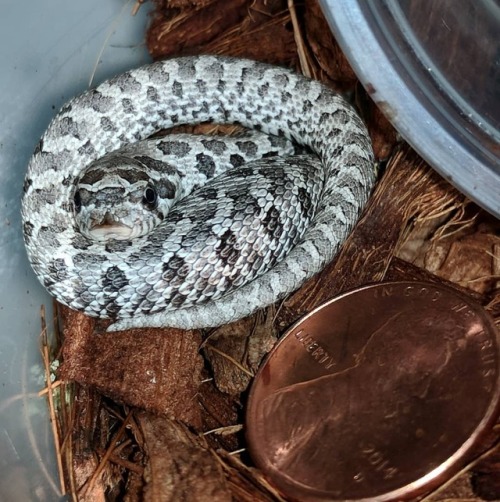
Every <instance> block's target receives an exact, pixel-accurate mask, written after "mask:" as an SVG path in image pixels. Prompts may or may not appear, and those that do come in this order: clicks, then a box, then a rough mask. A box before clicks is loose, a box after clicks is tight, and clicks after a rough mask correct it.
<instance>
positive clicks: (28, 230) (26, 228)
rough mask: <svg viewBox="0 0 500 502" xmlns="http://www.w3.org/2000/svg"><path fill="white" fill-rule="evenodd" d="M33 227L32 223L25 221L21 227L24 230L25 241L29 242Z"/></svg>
mask: <svg viewBox="0 0 500 502" xmlns="http://www.w3.org/2000/svg"><path fill="white" fill-rule="evenodd" d="M34 228H35V227H34V225H33V223H31V222H29V221H26V222H25V223H24V225H23V229H24V236H25V238H26V239H27V240H29V238H30V237H31V236H32V235H33V229H34Z"/></svg>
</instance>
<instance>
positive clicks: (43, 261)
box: [22, 56, 375, 330]
mask: <svg viewBox="0 0 500 502" xmlns="http://www.w3.org/2000/svg"><path fill="white" fill-rule="evenodd" d="M204 122H213V123H217V124H239V125H242V126H244V127H246V128H249V129H251V130H254V131H255V132H254V133H249V134H244V135H242V136H236V137H235V138H229V137H227V138H226V137H223V136H200V137H196V136H193V139H192V140H191V139H190V138H189V137H187V136H185V135H167V136H164V137H160V138H153V139H148V138H150V137H151V136H152V135H153V134H154V133H155V132H157V131H159V130H161V129H167V128H171V127H172V126H177V125H180V124H198V123H204ZM295 145H302V147H303V149H302V150H300V151H297V147H296V146H295ZM374 181H375V170H374V159H373V153H372V148H371V143H370V140H369V137H368V134H367V131H366V128H365V126H364V124H363V123H362V121H361V119H360V118H359V117H358V116H357V115H356V113H355V112H354V111H353V109H352V108H351V106H350V105H349V104H348V103H347V102H346V101H345V100H344V99H343V98H342V97H341V96H339V95H337V94H336V93H334V92H333V91H331V90H330V89H328V88H327V87H326V86H324V85H322V84H320V83H319V82H316V81H313V80H310V79H307V78H305V77H303V76H301V75H298V74H296V73H294V72H293V71H291V70H289V69H283V68H279V67H275V66H271V65H267V64H264V63H259V62H254V61H248V60H242V59H234V58H228V57H218V56H197V57H181V58H174V59H171V60H167V61H162V62H156V63H152V64H150V65H147V66H143V67H140V68H138V69H134V70H131V71H129V72H126V73H124V74H122V75H119V76H117V77H115V78H112V79H110V80H108V81H106V82H104V83H102V84H101V85H99V86H98V87H96V88H95V89H92V90H89V91H87V92H85V93H83V94H82V95H80V96H78V97H76V98H74V99H73V100H71V101H70V102H69V103H68V104H66V105H65V106H64V107H63V108H62V109H61V110H60V112H59V113H58V114H57V115H56V116H55V118H54V119H53V120H52V122H51V123H50V125H49V126H48V128H47V130H46V132H45V134H44V135H43V137H42V139H41V140H40V142H39V144H38V146H37V147H36V149H35V152H34V154H33V156H32V158H31V160H30V163H29V166H28V171H27V175H26V178H25V184H24V195H23V200H22V218H23V232H24V239H25V244H26V249H27V253H28V257H29V260H30V262H31V265H32V268H33V270H34V271H35V274H36V275H37V277H38V279H39V280H40V281H41V283H42V284H43V285H44V286H45V288H46V289H47V290H48V291H49V293H50V294H51V295H53V296H54V297H55V298H56V299H57V300H59V301H60V302H62V303H63V304H65V305H67V306H69V307H71V308H73V309H77V310H81V311H84V312H85V313H87V314H89V315H91V316H94V317H104V318H111V319H113V320H114V324H113V325H112V326H111V328H110V329H111V330H119V329H127V328H131V327H145V326H153V327H155V326H172V327H180V328H186V329H189V328H197V327H209V326H217V325H220V324H223V323H228V322H231V321H234V320H236V319H239V318H241V317H244V316H246V315H249V314H250V313H252V312H254V311H255V310H256V309H258V308H261V307H264V306H266V305H269V304H271V303H273V302H275V301H276V300H278V299H280V298H282V297H284V296H285V295H286V294H288V293H290V292H292V291H293V290H295V289H297V288H298V287H299V286H300V285H301V284H302V283H303V282H304V281H305V280H306V279H308V278H310V277H311V276H313V275H314V274H316V273H317V272H319V271H320V270H321V269H322V268H323V267H324V266H325V265H326V264H327V263H328V262H329V261H331V259H332V258H333V257H334V255H335V253H336V252H337V250H338V248H339V245H340V244H341V243H342V242H343V241H344V240H345V238H346V237H347V235H348V233H349V231H350V229H351V228H352V226H353V224H354V223H355V222H356V220H357V218H358V216H359V213H360V211H361V209H362V208H363V206H364V204H365V203H366V201H367V199H368V196H369V193H370V191H371V188H372V186H373V184H374Z"/></svg>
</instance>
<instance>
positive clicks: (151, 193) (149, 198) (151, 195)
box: [142, 186, 158, 209]
mask: <svg viewBox="0 0 500 502" xmlns="http://www.w3.org/2000/svg"><path fill="white" fill-rule="evenodd" d="M157 201H158V194H157V192H156V190H155V189H154V188H153V187H150V186H149V187H146V190H144V196H143V198H142V203H143V204H144V205H145V206H146V207H147V208H148V209H154V208H155V207H156V202H157Z"/></svg>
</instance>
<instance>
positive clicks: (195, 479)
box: [138, 413, 232, 502]
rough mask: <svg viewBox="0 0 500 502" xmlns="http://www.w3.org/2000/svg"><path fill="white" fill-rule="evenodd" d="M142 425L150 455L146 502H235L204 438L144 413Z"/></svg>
mask: <svg viewBox="0 0 500 502" xmlns="http://www.w3.org/2000/svg"><path fill="white" fill-rule="evenodd" d="M138 423H139V426H140V428H141V430H142V432H143V435H144V441H145V446H146V453H147V455H148V461H147V463H146V467H145V471H144V479H145V482H146V485H145V487H144V500H145V502H160V501H161V502H169V501H172V502H177V501H179V500H186V501H188V500H200V501H201V500H206V501H213V502H230V501H231V500H232V498H231V494H230V492H229V490H228V488H227V486H226V481H225V478H224V474H223V472H222V470H221V468H220V465H219V463H218V462H217V460H216V459H215V457H214V456H213V455H212V454H211V453H210V451H209V450H208V446H207V444H206V442H205V441H204V440H203V438H201V437H199V436H196V435H195V434H193V433H192V432H190V431H189V430H188V428H187V427H186V426H185V425H182V424H180V423H179V422H175V421H173V420H170V419H167V418H165V417H156V416H153V415H150V414H146V413H141V414H140V415H139V416H138Z"/></svg>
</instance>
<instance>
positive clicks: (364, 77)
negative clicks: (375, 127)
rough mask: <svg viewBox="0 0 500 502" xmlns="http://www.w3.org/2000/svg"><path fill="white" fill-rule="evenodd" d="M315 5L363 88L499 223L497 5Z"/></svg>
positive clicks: (336, 0)
mask: <svg viewBox="0 0 500 502" xmlns="http://www.w3.org/2000/svg"><path fill="white" fill-rule="evenodd" d="M321 3H322V6H323V10H324V12H325V14H326V17H327V19H328V21H329V23H330V26H331V28H332V30H333V32H334V34H335V37H336V39H337V40H338V42H339V44H340V45H341V47H342V49H343V50H344V52H345V54H346V56H347V58H348V59H349V61H350V63H351V64H352V66H353V68H354V70H355V71H356V73H357V75H358V77H359V78H360V80H361V82H362V84H363V85H364V86H365V88H366V89H367V91H368V92H369V93H370V95H371V97H372V98H373V99H374V101H375V102H376V103H378V104H379V105H380V106H381V109H382V110H383V111H384V113H386V115H387V117H388V118H389V120H391V122H392V123H393V124H394V126H395V127H396V129H398V131H399V132H400V133H401V135H402V136H403V137H404V138H405V139H406V140H407V141H408V142H409V143H410V144H411V145H412V146H413V147H414V148H415V150H417V151H418V152H419V154H420V155H421V156H422V157H423V158H424V159H426V160H427V161H428V162H429V164H430V165H431V166H433V167H434V168H435V169H436V170H437V171H439V172H440V173H441V174H442V175H443V176H444V177H445V178H446V179H448V180H449V181H450V182H451V183H452V184H454V185H455V186H456V187H457V188H459V189H460V190H461V191H462V192H464V193H465V194H467V195H468V196H469V197H470V198H471V199H473V200H474V201H476V202H477V203H478V204H479V205H481V206H482V207H484V208H485V209H486V210H488V211H490V212H491V213H492V214H494V215H496V216H497V217H500V36H499V34H500V3H499V2H498V1H496V0H432V1H427V2H426V1H421V0H321Z"/></svg>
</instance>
